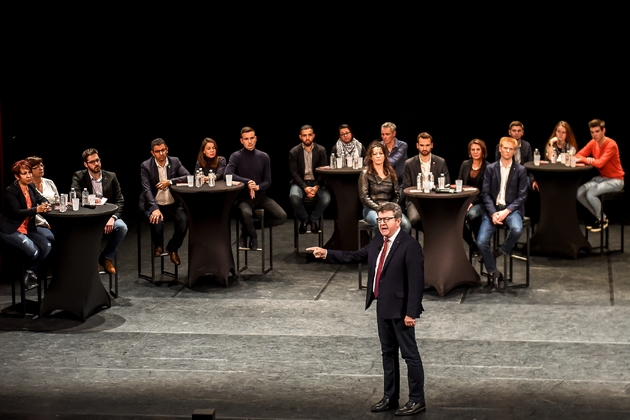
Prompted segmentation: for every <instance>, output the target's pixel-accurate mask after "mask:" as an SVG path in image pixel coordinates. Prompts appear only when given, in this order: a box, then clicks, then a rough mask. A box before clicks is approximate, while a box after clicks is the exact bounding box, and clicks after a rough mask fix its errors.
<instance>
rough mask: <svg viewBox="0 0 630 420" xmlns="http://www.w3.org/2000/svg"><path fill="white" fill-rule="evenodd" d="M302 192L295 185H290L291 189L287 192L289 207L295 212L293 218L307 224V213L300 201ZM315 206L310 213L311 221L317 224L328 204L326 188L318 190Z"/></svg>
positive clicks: (328, 194)
mask: <svg viewBox="0 0 630 420" xmlns="http://www.w3.org/2000/svg"><path fill="white" fill-rule="evenodd" d="M304 196H305V194H304V190H303V189H302V188H300V187H299V186H298V185H297V184H293V185H291V189H290V190H289V201H290V202H291V207H293V211H294V212H295V217H297V218H298V219H299V220H300V222H304V223H306V222H308V218H309V216H308V213H307V212H306V208H304V203H303V202H302V199H303V198H304ZM317 198H318V199H319V200H318V201H317V204H316V205H315V209H314V210H313V212H312V213H311V221H313V222H318V221H319V218H320V217H322V214H323V213H324V210H325V209H326V207H328V205H329V204H330V193H329V192H328V190H327V189H326V188H319V189H318V190H317Z"/></svg>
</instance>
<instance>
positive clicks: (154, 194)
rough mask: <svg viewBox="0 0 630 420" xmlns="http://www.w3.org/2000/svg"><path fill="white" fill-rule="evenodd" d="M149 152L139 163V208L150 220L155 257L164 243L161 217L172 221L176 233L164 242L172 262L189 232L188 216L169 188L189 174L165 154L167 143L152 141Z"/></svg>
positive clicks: (177, 162) (175, 260)
mask: <svg viewBox="0 0 630 420" xmlns="http://www.w3.org/2000/svg"><path fill="white" fill-rule="evenodd" d="M151 155H153V157H152V158H149V159H147V160H145V161H144V162H142V164H141V165H140V183H141V187H142V192H141V193H140V208H141V209H142V210H144V212H145V214H146V216H147V217H148V218H149V223H151V241H152V242H153V247H154V248H153V252H154V255H155V256H159V255H161V254H162V244H163V243H164V218H165V217H166V218H172V219H174V220H175V232H174V233H173V237H172V238H171V240H170V241H168V244H167V245H166V252H168V254H169V256H170V257H171V261H172V262H173V264H175V265H179V264H180V262H181V260H180V259H179V255H178V254H177V250H178V249H179V248H180V247H181V246H182V243H183V242H184V238H185V237H186V232H188V215H187V214H186V210H184V208H183V207H182V205H181V203H180V202H179V201H178V200H175V198H174V197H173V195H172V194H171V190H170V189H169V187H170V186H171V185H173V184H175V183H177V182H184V181H186V179H187V176H188V175H190V173H189V172H188V171H187V170H186V168H184V166H182V164H181V162H180V161H179V159H177V158H176V157H169V156H168V146H166V142H165V141H164V140H162V139H160V138H157V139H155V140H153V141H152V142H151Z"/></svg>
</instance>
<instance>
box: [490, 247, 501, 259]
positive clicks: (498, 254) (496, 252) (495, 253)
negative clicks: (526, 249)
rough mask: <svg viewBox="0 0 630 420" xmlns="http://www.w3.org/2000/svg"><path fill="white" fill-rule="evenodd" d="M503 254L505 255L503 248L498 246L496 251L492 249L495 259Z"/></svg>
mask: <svg viewBox="0 0 630 420" xmlns="http://www.w3.org/2000/svg"><path fill="white" fill-rule="evenodd" d="M501 255H503V251H501V248H497V249H495V250H494V251H492V256H493V257H494V259H495V260H496V259H497V258H499V257H500V256H501Z"/></svg>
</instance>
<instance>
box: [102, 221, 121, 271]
mask: <svg viewBox="0 0 630 420" xmlns="http://www.w3.org/2000/svg"><path fill="white" fill-rule="evenodd" d="M126 234H127V225H126V224H125V222H123V221H122V219H117V220H116V221H115V222H114V230H112V231H111V232H110V233H109V235H107V238H108V241H107V245H105V249H104V250H103V252H102V253H101V255H102V256H103V258H105V259H108V260H110V261H114V256H115V255H116V250H118V246H119V245H120V244H121V243H122V241H123V239H125V235H126Z"/></svg>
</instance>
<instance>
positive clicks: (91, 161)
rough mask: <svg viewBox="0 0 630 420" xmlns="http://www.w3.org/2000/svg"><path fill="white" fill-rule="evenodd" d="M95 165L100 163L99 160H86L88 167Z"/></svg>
mask: <svg viewBox="0 0 630 420" xmlns="http://www.w3.org/2000/svg"><path fill="white" fill-rule="evenodd" d="M97 163H101V160H100V159H94V160H88V162H87V164H88V165H96V164H97Z"/></svg>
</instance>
